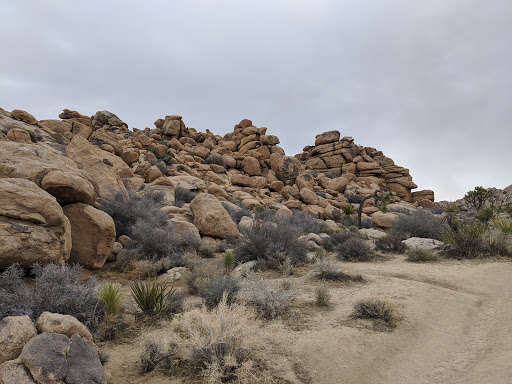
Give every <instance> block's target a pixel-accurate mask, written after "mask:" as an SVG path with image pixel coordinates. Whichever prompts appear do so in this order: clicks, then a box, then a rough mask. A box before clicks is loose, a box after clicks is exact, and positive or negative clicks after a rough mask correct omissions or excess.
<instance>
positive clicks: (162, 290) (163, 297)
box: [131, 280, 183, 315]
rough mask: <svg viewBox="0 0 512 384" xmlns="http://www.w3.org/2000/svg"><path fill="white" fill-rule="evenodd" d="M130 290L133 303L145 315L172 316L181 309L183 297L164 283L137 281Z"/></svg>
mask: <svg viewBox="0 0 512 384" xmlns="http://www.w3.org/2000/svg"><path fill="white" fill-rule="evenodd" d="M131 289H132V294H133V298H134V299H135V303H136V304H137V306H138V307H139V309H140V310H141V311H142V312H143V313H144V314H146V315H160V314H174V313H177V312H179V311H181V309H182V305H183V295H182V294H181V293H179V292H177V291H176V289H175V288H174V287H169V286H168V285H167V284H165V283H158V282H153V281H151V280H148V281H147V282H142V281H139V282H135V283H133V284H132V286H131Z"/></svg>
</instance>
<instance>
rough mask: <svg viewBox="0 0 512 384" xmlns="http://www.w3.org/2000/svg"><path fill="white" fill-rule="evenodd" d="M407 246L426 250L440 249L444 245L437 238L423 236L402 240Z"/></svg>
mask: <svg viewBox="0 0 512 384" xmlns="http://www.w3.org/2000/svg"><path fill="white" fill-rule="evenodd" d="M402 243H404V244H405V245H406V246H407V248H413V249H424V250H428V251H430V250H434V249H438V248H440V247H441V246H442V245H443V242H442V241H439V240H435V239H425V238H423V237H410V238H408V239H406V240H402Z"/></svg>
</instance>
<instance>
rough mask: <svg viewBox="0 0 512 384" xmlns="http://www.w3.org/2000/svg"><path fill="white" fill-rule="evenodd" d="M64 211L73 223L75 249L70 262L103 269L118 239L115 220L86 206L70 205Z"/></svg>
mask: <svg viewBox="0 0 512 384" xmlns="http://www.w3.org/2000/svg"><path fill="white" fill-rule="evenodd" d="M63 210H64V214H65V215H66V216H67V218H68V219H69V222H70V223H71V237H72V242H73V247H72V248H71V256H70V258H69V262H70V263H78V264H80V265H82V266H83V267H84V268H87V269H98V268H101V267H103V264H104V263H105V261H106V260H107V257H108V256H109V255H110V252H112V247H113V246H114V241H115V239H116V230H115V224H114V220H112V218H111V217H110V216H109V215H108V214H107V213H105V212H103V211H100V210H99V209H96V208H94V207H93V206H90V205H86V204H69V205H66V206H65V207H64V208H63Z"/></svg>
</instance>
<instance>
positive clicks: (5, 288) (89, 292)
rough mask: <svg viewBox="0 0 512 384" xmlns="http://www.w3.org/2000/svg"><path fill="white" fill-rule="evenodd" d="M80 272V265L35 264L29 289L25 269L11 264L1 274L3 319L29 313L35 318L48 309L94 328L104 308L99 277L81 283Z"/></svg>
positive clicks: (0, 297) (0, 291)
mask: <svg viewBox="0 0 512 384" xmlns="http://www.w3.org/2000/svg"><path fill="white" fill-rule="evenodd" d="M81 271H82V268H81V267H80V266H79V265H74V266H72V267H71V266H69V265H67V264H66V265H62V266H60V265H55V264H48V265H45V266H44V267H42V266H41V265H39V264H34V266H33V267H32V274H33V275H34V277H35V284H34V285H33V286H32V287H30V288H29V287H27V286H26V285H25V283H24V281H23V277H24V272H23V269H22V268H21V267H20V266H19V264H13V265H11V266H10V267H8V268H7V269H6V270H5V271H4V272H3V273H2V274H0V319H1V318H3V317H6V316H21V315H27V316H29V317H30V318H31V319H32V320H34V321H35V320H36V319H37V318H38V317H39V315H41V314H42V313H43V312H45V311H48V312H53V313H61V314H64V315H71V316H74V317H76V318H77V319H78V320H80V321H81V322H82V323H84V324H85V326H86V327H88V328H89V329H91V330H94V328H95V326H96V325H97V322H98V318H100V317H101V316H102V315H103V313H104V308H103V305H102V303H101V302H100V301H99V299H98V295H97V293H96V279H95V278H93V277H91V278H89V279H88V280H87V281H86V282H85V283H82V282H81V281H80V274H81Z"/></svg>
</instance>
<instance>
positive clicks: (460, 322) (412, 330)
mask: <svg viewBox="0 0 512 384" xmlns="http://www.w3.org/2000/svg"><path fill="white" fill-rule="evenodd" d="M343 265H344V270H345V271H348V272H353V273H355V272H357V273H361V274H363V276H365V277H366V278H367V280H368V281H369V283H368V284H365V285H363V286H351V287H343V288H336V289H332V290H331V292H332V294H333V302H334V304H335V306H334V308H333V309H332V310H330V311H324V312H319V313H317V314H315V316H314V318H313V319H312V321H309V324H308V325H307V326H306V327H305V329H303V330H300V331H298V332H289V333H288V334H287V335H286V336H285V340H283V342H284V343H289V345H290V350H291V352H292V353H293V354H294V355H296V356H298V357H299V358H300V359H301V361H302V364H303V365H304V368H305V369H306V370H307V371H309V374H310V380H309V382H310V383H314V384H334V383H346V384H352V383H354V384H366V383H368V384H369V383H372V384H374V383H379V384H387V383H389V384H391V383H393V384H440V383H443V384H459V383H460V384H462V383H464V384H484V383H492V384H510V383H512V263H505V262H485V263H478V262H450V261H443V262H441V263H434V264H414V263H408V262H406V261H405V260H404V257H403V256H396V257H393V258H392V260H389V261H386V262H379V263H353V264H343ZM368 296H379V297H387V298H391V299H392V300H393V301H395V302H397V303H398V304H399V305H400V307H401V310H402V313H403V314H404V317H405V321H404V322H403V323H401V324H400V325H399V326H398V327H397V328H396V330H395V331H393V332H391V333H386V332H376V331H373V330H371V329H369V327H367V326H366V327H365V326H364V324H354V323H350V322H349V321H347V319H348V318H349V315H350V310H351V308H352V305H353V303H354V302H355V301H357V300H358V299H360V298H364V297H368Z"/></svg>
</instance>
